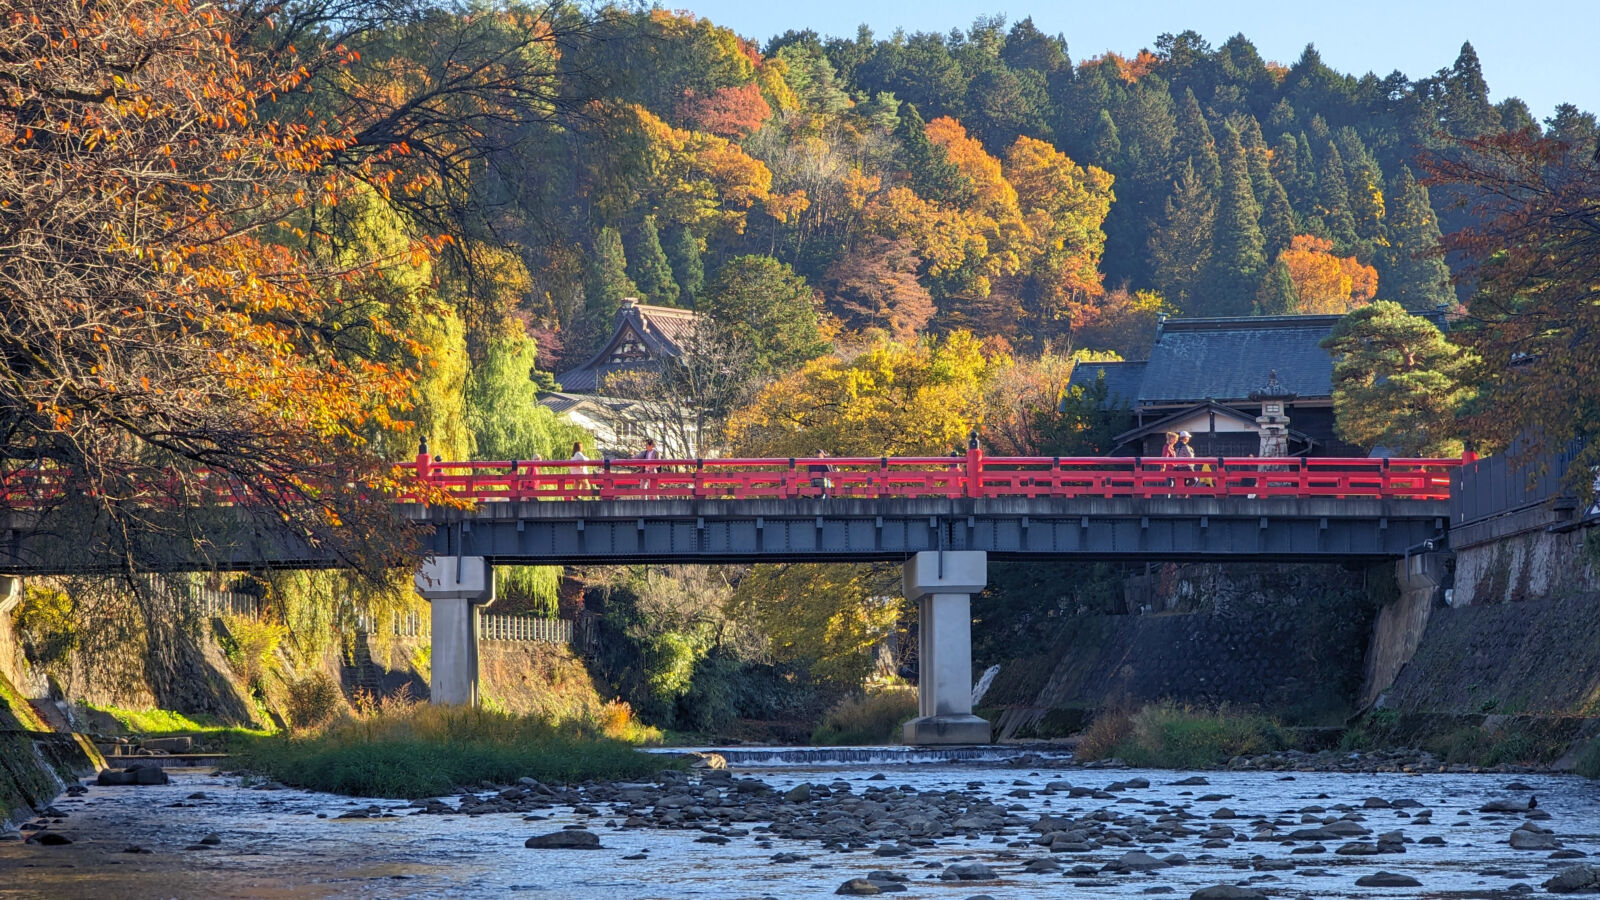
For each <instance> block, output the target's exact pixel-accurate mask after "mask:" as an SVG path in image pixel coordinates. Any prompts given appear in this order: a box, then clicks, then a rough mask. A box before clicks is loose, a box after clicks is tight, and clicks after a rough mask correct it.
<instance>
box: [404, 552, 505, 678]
mask: <svg viewBox="0 0 1600 900" xmlns="http://www.w3.org/2000/svg"><path fill="white" fill-rule="evenodd" d="M417 593H419V594H421V595H422V599H424V600H426V601H428V603H429V605H430V606H432V608H433V609H432V613H433V616H432V619H433V652H432V665H431V667H430V668H431V671H432V674H431V676H430V678H429V682H428V696H429V700H430V701H431V702H433V703H460V704H468V705H472V706H476V705H477V703H478V611H477V609H476V607H479V606H487V605H489V604H490V603H493V602H494V567H493V566H491V565H489V563H488V560H486V559H484V558H483V557H481V556H430V557H428V558H427V559H426V560H425V561H424V562H423V563H422V569H421V570H420V571H419V572H417Z"/></svg>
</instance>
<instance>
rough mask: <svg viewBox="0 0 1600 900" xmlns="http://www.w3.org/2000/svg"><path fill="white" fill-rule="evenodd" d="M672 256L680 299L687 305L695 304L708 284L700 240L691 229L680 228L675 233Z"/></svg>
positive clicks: (673, 271) (673, 270)
mask: <svg viewBox="0 0 1600 900" xmlns="http://www.w3.org/2000/svg"><path fill="white" fill-rule="evenodd" d="M671 258H672V273H673V275H675V276H676V277H677V279H678V299H679V300H681V301H682V302H683V304H684V305H685V306H694V305H695V302H696V301H698V300H699V299H700V291H701V290H702V289H703V288H704V287H705V286H706V268H705V262H704V261H703V260H702V259H701V257H700V242H699V241H698V240H696V239H695V236H694V235H693V234H691V233H690V232H689V229H687V228H679V229H678V230H677V232H676V233H675V234H674V235H673V237H672V252H671Z"/></svg>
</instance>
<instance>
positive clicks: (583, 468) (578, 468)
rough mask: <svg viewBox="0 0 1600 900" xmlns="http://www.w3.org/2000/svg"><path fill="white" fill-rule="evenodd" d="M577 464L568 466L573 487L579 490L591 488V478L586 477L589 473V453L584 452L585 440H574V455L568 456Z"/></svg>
mask: <svg viewBox="0 0 1600 900" xmlns="http://www.w3.org/2000/svg"><path fill="white" fill-rule="evenodd" d="M568 459H570V460H572V461H573V462H574V463H577V465H573V466H567V474H568V475H571V476H572V488H573V490H577V491H586V490H588V489H589V479H588V478H586V477H584V476H586V475H588V474H589V455H588V454H587V453H584V452H583V442H582V441H573V442H572V455H571V456H570V457H568Z"/></svg>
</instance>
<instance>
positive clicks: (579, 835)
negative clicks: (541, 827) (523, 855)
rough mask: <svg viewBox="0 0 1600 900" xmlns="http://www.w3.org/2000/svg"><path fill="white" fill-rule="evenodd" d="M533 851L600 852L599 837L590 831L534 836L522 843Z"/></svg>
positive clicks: (569, 831) (571, 831)
mask: <svg viewBox="0 0 1600 900" xmlns="http://www.w3.org/2000/svg"><path fill="white" fill-rule="evenodd" d="M522 846H524V847H529V848H532V849H534V850H600V849H602V848H601V846H600V835H598V834H595V833H594V832H592V831H580V830H578V829H572V830H568V831H553V832H551V833H550V834H536V835H534V836H533V837H531V838H528V840H527V841H526V842H525V843H523V845H522Z"/></svg>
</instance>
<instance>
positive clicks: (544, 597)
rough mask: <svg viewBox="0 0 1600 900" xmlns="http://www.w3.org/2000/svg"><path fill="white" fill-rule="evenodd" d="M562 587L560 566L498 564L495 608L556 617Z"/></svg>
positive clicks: (503, 610)
mask: <svg viewBox="0 0 1600 900" xmlns="http://www.w3.org/2000/svg"><path fill="white" fill-rule="evenodd" d="M560 591H561V567H560V566H497V567H496V568H495V593H496V595H497V596H498V597H499V598H500V599H499V600H498V601H497V602H496V605H495V611H496V612H518V613H531V614H533V615H537V616H544V617H545V618H555V616H556V614H557V611H558V610H557V607H558V605H559V604H558V601H559V599H560V597H559V595H560Z"/></svg>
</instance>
